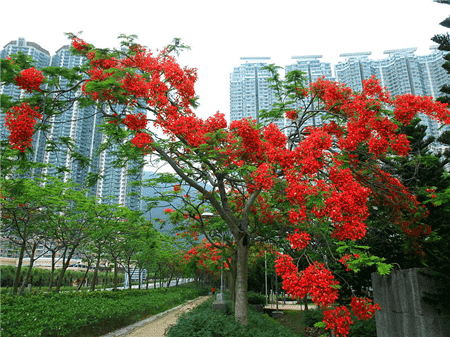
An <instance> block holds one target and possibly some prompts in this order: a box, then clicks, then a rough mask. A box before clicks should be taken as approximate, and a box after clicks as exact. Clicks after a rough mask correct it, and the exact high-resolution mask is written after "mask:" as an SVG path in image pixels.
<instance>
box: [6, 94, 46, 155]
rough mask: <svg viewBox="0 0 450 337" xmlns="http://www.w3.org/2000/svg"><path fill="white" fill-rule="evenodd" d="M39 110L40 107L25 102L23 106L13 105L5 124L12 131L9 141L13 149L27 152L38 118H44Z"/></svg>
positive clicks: (7, 114)
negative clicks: (32, 106)
mask: <svg viewBox="0 0 450 337" xmlns="http://www.w3.org/2000/svg"><path fill="white" fill-rule="evenodd" d="M37 110H38V107H35V108H34V109H33V108H31V107H30V106H29V104H28V103H26V102H25V103H22V105H21V106H15V107H12V108H11V110H9V111H8V112H7V113H6V117H5V126H6V127H7V128H8V130H9V132H10V134H9V143H10V145H11V147H12V148H13V149H17V150H19V151H20V152H25V150H26V149H27V148H29V147H31V143H32V141H33V139H32V137H33V133H34V126H35V125H36V119H41V118H42V115H41V114H40V113H39V112H38V111H37Z"/></svg>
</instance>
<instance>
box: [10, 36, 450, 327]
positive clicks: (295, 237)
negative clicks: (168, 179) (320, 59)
mask: <svg viewBox="0 0 450 337" xmlns="http://www.w3.org/2000/svg"><path fill="white" fill-rule="evenodd" d="M70 37H71V38H72V52H73V53H76V54H79V55H82V56H84V57H85V58H86V60H87V61H86V63H85V64H84V65H83V66H81V67H79V68H77V69H75V70H73V71H72V72H66V71H62V70H61V69H60V68H53V67H51V68H44V69H42V71H37V70H34V69H31V67H27V68H25V69H18V65H19V66H20V63H21V62H22V61H21V60H20V59H19V58H14V57H13V58H12V59H11V60H6V61H3V60H2V64H3V63H5V64H6V67H4V69H5V72H8V74H7V76H5V77H3V78H4V79H5V80H4V81H5V83H7V84H8V83H14V84H16V85H18V86H19V87H20V88H22V89H24V90H27V91H30V92H31V93H32V94H31V96H30V97H26V96H25V97H23V99H21V100H19V101H11V100H10V99H7V98H3V99H2V102H3V103H4V104H3V109H4V112H6V114H7V124H6V126H7V127H8V128H9V130H10V132H11V136H10V147H11V148H13V149H15V150H16V155H17V156H25V155H26V152H27V151H28V149H29V147H30V144H31V139H30V137H31V135H32V134H33V132H34V130H35V129H36V128H40V129H41V130H43V131H46V129H45V127H42V125H44V124H45V123H51V118H48V117H49V116H51V115H54V114H57V113H58V112H61V111H63V109H65V108H66V106H67V104H70V103H71V102H72V101H70V100H77V101H79V102H80V103H82V105H83V106H88V105H92V106H94V107H95V111H96V112H97V113H98V114H100V115H101V116H102V117H103V119H104V121H105V123H104V124H103V125H102V132H104V133H105V134H106V135H107V136H108V137H109V141H108V142H106V143H105V147H106V146H107V145H108V144H115V145H116V148H117V149H118V150H117V151H116V153H117V155H118V157H119V159H120V160H119V161H118V163H119V164H120V162H123V163H124V162H126V161H127V160H130V159H137V158H141V159H142V156H144V155H149V154H151V155H152V157H153V158H154V157H159V158H160V159H161V160H163V161H164V162H166V163H167V164H169V165H170V166H171V168H172V169H173V170H174V171H175V173H176V175H177V177H178V178H177V179H179V182H180V183H183V184H185V185H188V186H190V187H191V188H192V189H195V190H196V191H197V192H198V193H199V196H200V197H201V198H202V199H203V200H205V201H206V202H207V203H208V205H209V207H212V208H213V209H214V212H215V214H216V215H218V216H220V217H221V218H222V220H223V222H224V224H226V227H227V231H228V232H230V234H231V236H232V237H233V240H234V246H235V251H236V281H235V284H236V290H235V291H236V296H235V297H236V298H235V315H236V319H237V320H238V321H239V322H241V323H243V324H246V323H247V276H248V256H249V248H250V246H251V244H252V242H254V241H257V240H258V238H261V237H262V235H261V233H260V231H259V230H257V229H255V228H257V226H256V225H257V224H258V221H257V220H255V216H254V208H255V207H256V208H257V209H258V210H259V211H260V213H261V214H264V217H265V218H267V219H274V220H276V219H277V217H279V216H283V217H284V218H283V222H287V223H289V226H290V231H288V236H287V239H288V240H289V243H290V245H291V247H292V248H295V249H297V250H303V249H305V248H307V247H308V245H312V244H313V238H315V237H324V238H325V239H326V240H325V242H326V244H327V245H332V244H338V245H339V246H340V247H339V249H338V250H337V251H338V253H339V254H340V256H337V257H335V256H334V255H333V254H332V252H331V251H330V253H329V254H325V255H324V259H323V260H322V261H310V264H309V266H308V267H307V268H306V269H305V270H303V271H299V270H298V269H297V266H296V265H295V264H294V263H293V262H292V258H291V257H290V256H288V255H286V254H280V257H279V259H278V261H277V272H278V273H279V274H280V275H282V277H283V287H284V289H285V290H286V291H287V292H288V293H290V294H292V295H293V296H296V297H299V298H301V297H304V296H305V295H306V294H310V295H311V296H312V298H313V300H314V301H315V302H316V303H317V304H318V305H320V306H323V307H327V308H328V309H327V310H326V311H325V312H324V317H325V319H324V321H325V324H326V327H327V328H328V329H332V330H334V331H335V332H336V333H337V334H340V335H346V334H348V328H349V325H350V324H351V321H350V316H349V310H348V309H347V308H346V307H345V306H337V307H333V304H334V303H335V301H336V299H337V298H338V289H337V288H338V285H339V284H338V283H339V282H338V281H337V280H336V279H335V277H334V276H333V273H332V271H331V270H329V269H328V264H329V263H328V261H330V260H331V259H338V258H339V259H340V260H342V261H343V262H344V263H348V265H349V266H350V267H352V268H356V267H357V266H358V265H361V264H364V263H377V265H378V270H379V271H380V273H387V272H388V271H389V269H390V266H387V265H385V264H383V263H382V262H381V260H376V259H375V260H374V259H373V257H370V256H367V255H364V253H363V252H361V254H359V251H358V247H357V241H358V240H359V239H361V238H363V237H364V236H365V234H366V231H367V224H366V220H367V218H368V215H369V211H368V207H369V206H371V205H376V204H379V203H382V204H383V205H385V206H386V205H388V206H391V207H392V209H393V211H394V212H393V213H392V221H393V222H395V223H396V224H397V225H398V226H399V227H400V228H401V229H402V230H403V231H404V232H405V233H407V234H409V235H412V236H417V235H419V236H420V235H428V234H429V233H430V228H429V227H428V226H426V224H425V223H424V222H423V221H422V219H423V217H424V215H425V213H426V212H425V210H424V208H423V207H422V206H421V205H420V203H419V202H418V201H417V199H416V198H415V196H414V195H412V194H411V193H410V192H409V191H408V189H407V188H406V187H404V186H403V185H402V184H401V182H400V181H399V180H398V179H397V178H396V177H394V176H392V175H391V174H389V173H388V172H386V171H384V170H383V167H382V166H381V165H380V161H381V159H383V158H384V156H385V155H386V154H387V153H396V154H398V155H400V156H405V155H407V154H408V151H409V143H408V140H407V138H406V136H405V135H404V134H402V133H401V132H399V124H408V123H409V122H410V121H411V120H412V119H413V117H414V116H415V115H416V114H417V113H418V112H421V113H424V114H427V115H429V116H431V117H433V118H435V119H437V120H439V121H441V122H443V123H449V122H450V114H449V111H448V110H447V107H446V105H443V104H441V103H438V102H435V101H433V100H432V99H431V98H430V97H418V96H413V95H402V96H398V97H395V98H391V97H390V96H389V94H388V93H387V92H385V91H384V90H383V89H382V88H381V87H380V86H379V84H378V82H377V81H376V80H375V79H371V80H369V81H365V83H364V89H363V91H362V92H361V93H354V92H352V91H351V90H350V89H349V88H347V87H345V86H344V85H342V84H339V83H334V82H330V81H327V80H324V79H320V80H318V81H317V82H315V83H312V84H311V85H309V86H305V83H304V80H303V79H302V77H301V75H300V74H299V73H296V72H293V73H291V74H288V76H286V79H285V80H283V81H281V80H280V79H279V78H278V77H277V74H276V68H275V67H272V68H271V71H273V73H274V77H273V78H272V79H271V81H272V82H273V85H274V88H275V89H276V90H277V94H278V96H279V99H280V103H278V104H277V105H276V107H275V108H274V109H272V110H271V111H268V112H264V113H263V115H262V116H261V117H263V118H266V119H270V118H280V117H284V116H286V117H287V118H288V119H290V120H291V121H292V123H291V125H290V127H289V128H288V129H287V130H285V132H282V131H281V130H279V128H278V127H277V126H276V125H275V124H273V123H270V124H257V123H256V122H255V121H252V120H250V119H243V120H240V121H234V122H232V123H230V124H229V125H228V123H227V122H226V120H225V117H224V115H223V114H220V113H216V114H215V115H213V116H211V117H209V118H207V119H206V120H203V119H200V118H199V117H197V116H196V115H195V113H194V112H193V111H192V107H194V106H195V104H196V96H195V90H194V85H195V81H196V79H197V74H196V70H195V69H192V68H186V67H185V68H181V67H180V66H179V65H178V64H177V62H176V60H175V58H174V56H172V54H173V53H174V52H176V51H178V49H180V48H182V47H183V46H182V45H181V44H180V41H179V40H175V43H174V44H173V45H171V46H169V47H167V48H165V49H163V50H162V51H160V52H159V53H157V54H153V53H152V52H151V51H149V50H147V49H146V48H145V47H143V46H141V45H139V44H137V43H135V41H134V38H133V37H123V41H122V48H121V49H120V50H108V49H98V48H95V47H94V46H93V45H90V44H88V43H86V42H85V41H83V40H81V39H80V38H78V37H76V36H72V35H71V36H70ZM22 63H23V62H22ZM19 68H20V67H19ZM2 71H3V69H2ZM11 73H12V74H11ZM63 78H65V79H67V81H68V83H70V85H68V86H66V87H64V88H60V87H59V84H60V83H61V79H63ZM45 84H48V85H47V86H46V87H45V88H44V85H45ZM68 91H70V92H72V93H73V95H60V94H61V93H63V92H64V93H65V92H68ZM296 103H298V104H297V105H295V104H296ZM319 116H320V122H319V123H315V124H312V125H311V124H309V123H308V121H311V120H312V119H315V118H318V117H319ZM41 120H42V122H41ZM275 205H277V206H275ZM262 210H264V213H263V212H262ZM252 212H253V213H252ZM275 223H276V221H274V222H272V223H271V222H270V221H265V222H264V226H263V227H264V229H266V228H269V225H270V224H272V225H275ZM285 234H286V233H285ZM361 249H362V248H361ZM355 251H356V252H357V253H356V254H355ZM374 261H375V262H374ZM351 307H352V310H353V311H354V313H355V314H356V315H357V316H358V317H360V318H367V317H370V316H372V315H373V313H374V311H375V310H376V306H372V305H371V304H370V301H369V300H368V299H365V298H362V299H361V298H357V297H354V298H353V299H352V303H351Z"/></svg>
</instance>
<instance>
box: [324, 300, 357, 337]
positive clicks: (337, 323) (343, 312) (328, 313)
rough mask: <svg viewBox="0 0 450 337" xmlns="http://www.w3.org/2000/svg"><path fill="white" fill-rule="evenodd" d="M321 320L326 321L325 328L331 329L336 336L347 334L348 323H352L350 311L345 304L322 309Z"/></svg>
mask: <svg viewBox="0 0 450 337" xmlns="http://www.w3.org/2000/svg"><path fill="white" fill-rule="evenodd" d="M323 321H324V322H325V323H326V327H325V329H327V330H332V331H333V332H334V333H335V334H336V337H340V336H343V337H345V336H348V334H349V333H350V325H351V324H353V321H352V319H351V315H350V311H349V310H348V309H347V308H346V307H345V306H340V307H336V308H334V309H329V310H324V311H323Z"/></svg>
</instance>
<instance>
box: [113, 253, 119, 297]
mask: <svg viewBox="0 0 450 337" xmlns="http://www.w3.org/2000/svg"><path fill="white" fill-rule="evenodd" d="M118 283H119V270H118V268H117V259H114V286H113V289H114V290H117V286H118Z"/></svg>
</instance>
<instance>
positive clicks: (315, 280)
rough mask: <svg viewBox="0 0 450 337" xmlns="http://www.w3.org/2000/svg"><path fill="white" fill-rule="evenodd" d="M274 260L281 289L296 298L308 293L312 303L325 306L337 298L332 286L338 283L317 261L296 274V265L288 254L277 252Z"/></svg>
mask: <svg viewBox="0 0 450 337" xmlns="http://www.w3.org/2000/svg"><path fill="white" fill-rule="evenodd" d="M279 255H280V256H279V258H278V259H277V260H276V261H275V263H276V264H275V270H276V272H277V274H278V275H280V276H281V277H282V278H283V289H284V290H286V292H287V293H288V294H292V296H294V297H296V298H303V297H305V296H306V294H310V295H311V297H312V300H313V302H314V303H316V304H317V305H319V306H321V307H327V306H329V305H331V304H332V303H334V301H336V299H337V298H338V291H337V289H336V288H335V287H334V286H336V285H338V284H339V282H338V281H336V280H335V278H334V276H333V275H332V273H331V272H330V271H329V270H328V269H326V268H325V267H324V264H323V263H319V262H317V261H315V262H314V264H311V265H310V266H309V267H308V268H306V269H305V270H304V271H302V272H301V273H300V275H299V274H298V270H297V267H296V266H295V265H294V264H293V263H292V258H291V257H290V256H288V255H283V254H279Z"/></svg>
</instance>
